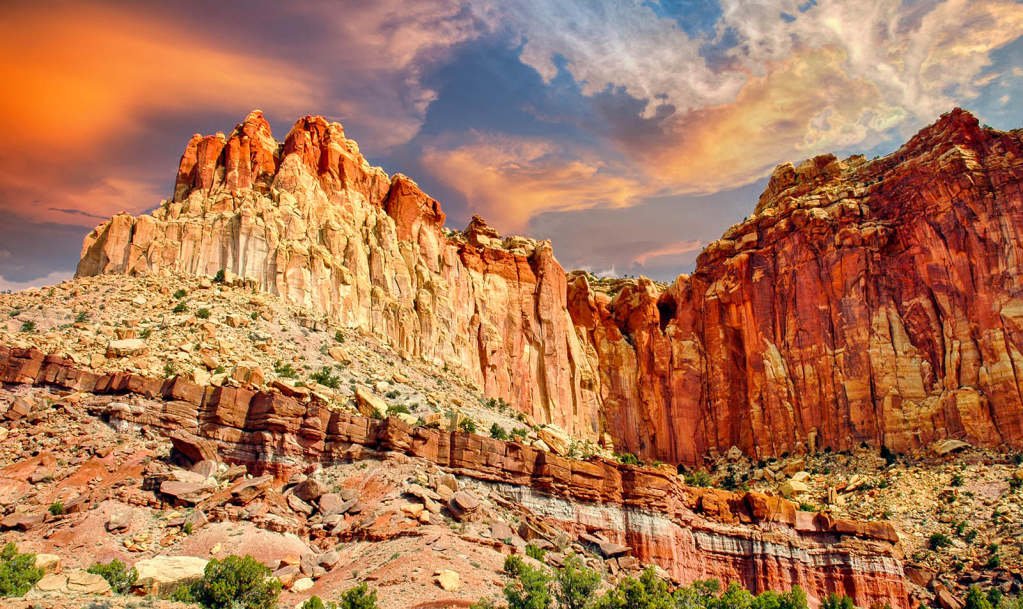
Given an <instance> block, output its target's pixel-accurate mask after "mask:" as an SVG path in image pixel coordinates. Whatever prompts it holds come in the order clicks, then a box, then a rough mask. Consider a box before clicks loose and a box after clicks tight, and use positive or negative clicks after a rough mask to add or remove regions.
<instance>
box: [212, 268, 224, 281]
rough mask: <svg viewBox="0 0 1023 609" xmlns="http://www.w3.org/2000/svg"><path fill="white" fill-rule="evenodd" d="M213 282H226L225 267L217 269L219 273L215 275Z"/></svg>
mask: <svg viewBox="0 0 1023 609" xmlns="http://www.w3.org/2000/svg"><path fill="white" fill-rule="evenodd" d="M213 283H224V269H220V270H219V271H217V274H216V275H214V276H213Z"/></svg>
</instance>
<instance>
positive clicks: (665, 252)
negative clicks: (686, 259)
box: [632, 241, 704, 266]
mask: <svg viewBox="0 0 1023 609" xmlns="http://www.w3.org/2000/svg"><path fill="white" fill-rule="evenodd" d="M703 245H704V243H703V242H702V241H675V242H673V243H665V244H664V245H660V246H658V247H657V248H655V249H652V250H650V251H648V252H643V253H642V254H640V255H639V256H636V257H635V258H633V260H632V261H633V262H635V263H636V264H638V265H640V266H646V263H647V261H649V260H650V259H651V258H658V257H660V256H679V255H681V254H686V253H689V252H694V251H696V250H698V249H700V248H701V247H703Z"/></svg>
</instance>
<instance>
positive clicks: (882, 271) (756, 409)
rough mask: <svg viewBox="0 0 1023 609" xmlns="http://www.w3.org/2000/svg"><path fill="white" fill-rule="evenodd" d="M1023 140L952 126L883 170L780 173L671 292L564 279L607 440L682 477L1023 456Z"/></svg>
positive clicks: (646, 284) (967, 123)
mask: <svg viewBox="0 0 1023 609" xmlns="http://www.w3.org/2000/svg"><path fill="white" fill-rule="evenodd" d="M1021 135H1023V132H1021V131H1020V130H1017V131H1013V132H1008V133H1003V132H1000V131H996V130H992V129H988V128H981V127H980V126H979V125H978V123H977V119H976V118H974V117H973V116H971V115H970V114H968V113H966V112H963V111H961V110H956V111H954V112H952V113H950V114H947V115H944V116H942V118H941V119H940V120H939V121H938V122H937V123H936V124H934V125H932V126H930V127H927V128H926V129H924V130H923V131H921V132H920V133H919V134H917V135H916V136H915V137H913V138H912V139H911V140H910V141H909V142H908V143H907V144H905V145H904V146H903V147H901V148H900V149H899V150H897V151H896V152H894V153H892V154H891V155H889V156H887V157H884V158H880V159H875V160H873V161H867V160H866V159H864V158H863V157H851V158H849V159H846V160H845V161H839V160H838V159H836V158H835V157H834V156H831V155H825V156H821V157H817V158H814V159H810V160H808V161H806V162H804V163H802V164H800V165H798V166H795V167H793V166H792V165H791V164H784V165H781V166H779V167H778V169H777V170H775V172H774V175H773V176H772V177H771V180H770V183H769V184H768V187H767V189H766V191H765V192H764V194H763V195H762V196H761V198H760V202H759V203H758V205H757V208H756V213H755V215H753V216H752V217H751V218H749V219H748V220H746V221H745V222H743V223H742V224H738V225H736V226H733V227H732V228H731V229H729V230H728V231H727V232H726V233H725V235H724V238H723V239H721V240H719V241H715V242H713V243H711V244H710V245H708V246H707V247H706V249H704V251H703V252H702V253H701V254H700V255H699V257H698V259H697V266H696V270H695V272H694V273H693V274H692V275H691V276H685V275H683V276H681V277H679V278H678V279H677V280H676V281H675V282H674V283H672V284H671V285H670V286H668V287H667V289H665V290H663V291H662V290H660V289H659V288H658V287H657V286H656V285H654V284H653V283H652V282H650V281H647V280H640V281H636V282H629V283H628V284H626V285H623V286H621V288H620V289H619V290H618V291H617V293H615V294H613V296H608V295H606V294H602V293H600V292H595V291H594V290H593V289H592V288H591V287H590V286H589V285H588V280H587V278H586V277H585V276H582V275H578V276H575V277H573V278H572V279H571V281H570V283H569V296H568V300H569V308H570V311H571V312H572V318H573V320H574V323H575V325H576V328H577V330H578V331H579V332H580V335H581V342H583V343H584V344H585V345H587V349H589V350H590V351H589V356H590V360H591V363H592V365H593V366H594V367H595V368H596V369H598V370H599V374H598V375H597V378H598V379H599V381H600V387H599V393H600V394H601V396H602V399H601V400H600V406H601V410H602V414H603V416H604V417H605V419H606V426H607V428H608V429H610V430H612V431H614V430H618V431H619V433H618V437H617V438H616V439H617V440H618V441H619V443H621V444H623V445H624V446H627V447H629V449H631V450H633V451H634V452H636V453H637V454H640V455H646V456H649V457H652V458H660V459H662V460H670V461H672V462H685V463H695V462H699V460H700V459H701V458H702V457H704V456H706V455H711V456H714V455H716V454H723V453H724V452H725V451H726V450H728V448H729V447H731V446H733V445H734V446H738V447H739V448H740V449H742V450H743V451H744V452H746V453H747V454H749V455H753V456H768V455H778V454H781V453H784V452H786V451H789V452H791V451H796V450H799V449H800V448H801V446H802V447H804V448H811V447H812V445H814V444H815V445H816V446H817V447H825V446H827V447H832V448H835V449H839V450H842V449H849V448H851V447H854V446H857V445H859V444H860V443H861V442H867V443H870V444H873V445H874V446H881V445H884V446H887V447H888V448H890V449H891V450H893V451H896V452H903V451H908V450H911V449H915V448H919V447H924V446H928V445H930V444H931V443H933V442H935V441H936V440H940V439H943V438H946V437H954V438H960V439H964V440H966V441H968V442H970V443H972V444H975V445H980V446H999V445H1002V444H1008V445H1010V446H1013V447H1016V448H1019V447H1021V446H1023V380H1021V379H1023V353H1021V349H1023V296H1021V288H1023V273H1021V267H1020V260H1021V257H1023V188H1021V179H1023V140H1021Z"/></svg>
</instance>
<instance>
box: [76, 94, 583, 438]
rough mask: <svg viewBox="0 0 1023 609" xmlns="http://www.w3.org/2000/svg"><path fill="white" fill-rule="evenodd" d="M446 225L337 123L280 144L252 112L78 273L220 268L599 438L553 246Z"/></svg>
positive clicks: (117, 229) (209, 142)
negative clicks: (584, 398)
mask: <svg viewBox="0 0 1023 609" xmlns="http://www.w3.org/2000/svg"><path fill="white" fill-rule="evenodd" d="M444 219H445V216H444V213H443V211H441V208H440V204H439V203H437V201H435V200H433V199H431V198H429V197H428V196H426V195H425V194H423V192H422V191H421V190H420V189H419V187H418V186H417V185H416V184H415V183H414V182H413V181H412V180H410V179H408V178H407V177H405V176H403V175H395V176H393V177H390V178H388V176H387V175H386V174H385V173H384V171H383V170H382V169H380V168H379V167H371V166H370V165H369V163H368V162H367V161H366V159H365V158H363V156H362V155H361V154H360V153H359V148H358V145H357V144H356V143H355V142H354V141H352V140H349V139H347V138H346V137H345V135H344V130H343V129H342V127H341V125H339V124H337V123H328V122H327V121H326V120H325V119H323V118H322V117H305V118H303V119H301V120H299V121H298V122H297V123H296V124H295V126H294V127H293V128H292V130H291V132H290V133H289V134H288V135H287V137H286V138H285V140H284V142H283V143H278V142H277V141H276V140H274V139H273V137H272V135H271V133H270V126H269V125H268V124H267V122H266V120H265V119H264V118H263V115H262V113H261V112H259V111H254V112H252V113H251V114H250V115H249V116H248V117H247V118H246V119H245V121H244V122H242V123H241V124H239V125H238V126H237V127H236V128H235V130H234V131H233V132H232V133H231V134H230V135H229V136H227V137H225V136H224V135H223V134H222V133H218V134H216V135H213V136H206V137H202V136H199V135H196V136H194V137H193V138H192V140H191V141H190V142H189V144H188V147H187V149H186V150H185V153H184V155H183V156H182V158H181V165H180V167H179V169H178V174H177V181H176V185H175V189H174V196H173V198H171V199H168V200H166V201H164V202H163V204H162V205H161V206H160V208H159V209H157V210H156V211H155V212H153V214H152V215H144V216H139V217H137V218H135V217H132V216H130V215H127V214H119V215H117V216H114V217H113V218H112V219H110V220H109V221H107V222H105V223H103V224H101V225H100V226H99V227H97V228H96V229H95V230H94V231H93V232H92V233H91V234H90V235H89V236H88V237H87V238H86V239H85V243H84V245H83V248H82V258H81V261H80V262H79V264H78V272H77V274H78V276H87V275H95V274H99V273H128V274H145V273H160V272H169V271H176V272H185V273H190V274H195V275H207V276H213V275H215V274H216V273H217V272H218V271H220V270H226V271H227V272H229V273H234V274H236V275H239V276H242V277H246V278H249V279H252V280H254V281H255V283H256V285H257V286H258V287H259V289H262V290H265V291H269V292H271V293H273V294H277V295H280V296H282V297H284V298H286V299H288V300H290V301H292V302H294V303H297V304H299V305H303V306H307V307H309V308H311V309H313V310H316V311H319V312H320V313H322V314H323V315H325V316H328V317H330V318H331V319H333V320H335V321H337V322H339V323H341V324H344V325H346V326H349V327H359V328H363V329H365V330H366V331H369V332H372V333H374V334H375V335H377V336H379V337H381V338H383V339H385V340H387V341H388V342H389V343H391V344H392V345H393V346H394V347H395V348H396V350H397V351H398V353H399V354H400V355H401V356H402V357H416V358H422V359H423V360H425V361H428V362H431V363H434V364H436V365H437V366H438V367H440V366H445V365H447V366H448V367H449V368H451V369H453V370H455V371H457V372H458V373H460V374H461V375H462V376H463V377H464V378H466V379H468V380H470V381H472V382H473V383H475V384H477V385H478V386H480V387H481V388H483V389H484V390H485V391H486V392H487V393H488V394H490V395H494V396H500V397H502V398H504V399H506V400H507V401H508V402H510V403H512V404H514V405H515V406H516V407H517V408H518V409H520V410H521V411H523V412H526V413H528V414H530V415H531V416H533V417H534V419H536V420H537V421H540V422H544V423H555V424H557V425H559V426H561V427H562V428H564V429H566V430H568V431H570V432H572V433H574V434H575V435H577V436H583V437H589V438H595V437H596V434H597V431H598V429H599V422H598V416H597V410H596V404H595V403H592V402H591V403H589V404H586V405H584V404H581V403H579V400H578V396H579V394H580V388H579V382H580V378H585V377H586V376H587V375H589V374H590V373H588V372H584V371H581V370H580V367H581V366H585V365H587V362H586V361H580V359H581V355H580V352H579V346H578V344H577V343H576V340H575V334H574V333H573V332H572V331H571V321H570V319H569V316H568V313H567V310H566V308H565V294H566V288H565V273H564V270H563V269H562V268H561V266H560V265H559V264H558V262H557V260H555V259H554V254H553V252H552V250H551V246H550V243H548V242H538V241H536V240H532V239H526V238H523V237H510V238H507V239H501V238H500V236H499V235H498V234H497V232H496V231H494V230H493V229H490V228H489V227H487V226H486V224H485V223H484V222H483V221H482V220H481V219H479V218H474V219H473V222H472V224H471V225H470V226H469V228H468V229H467V230H466V231H465V232H464V233H449V234H448V235H445V231H444V230H443V226H444ZM577 358H579V359H577Z"/></svg>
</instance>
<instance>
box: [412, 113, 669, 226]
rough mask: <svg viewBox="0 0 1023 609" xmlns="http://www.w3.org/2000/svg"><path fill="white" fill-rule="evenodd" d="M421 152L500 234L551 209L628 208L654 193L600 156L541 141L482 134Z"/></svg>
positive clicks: (426, 163) (429, 166)
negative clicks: (639, 199)
mask: <svg viewBox="0 0 1023 609" xmlns="http://www.w3.org/2000/svg"><path fill="white" fill-rule="evenodd" d="M440 144H446V145H447V147H444V146H443V145H435V146H429V147H426V148H425V149H424V151H423V156H422V164H423V167H424V168H425V169H426V170H427V171H430V172H432V174H433V175H434V176H435V177H436V178H438V179H440V180H441V181H443V182H445V183H446V184H447V185H448V186H450V187H451V188H452V189H454V190H456V191H458V192H459V193H461V194H462V195H463V196H464V197H465V198H466V200H467V202H468V206H469V208H470V209H471V210H472V211H474V212H479V213H481V214H483V215H484V216H485V217H486V218H487V220H488V221H490V222H491V223H493V224H494V226H495V227H497V228H498V230H500V231H505V232H507V231H520V230H522V229H523V228H524V227H525V226H526V224H527V222H528V221H529V219H530V218H531V217H533V216H535V215H537V214H540V213H543V212H548V211H568V210H582V209H589V208H593V207H627V206H629V205H632V204H634V203H635V202H636V201H637V200H638V198H639V197H642V196H646V195H649V194H651V191H650V189H649V188H648V187H647V185H645V184H644V183H643V182H642V180H640V179H637V178H634V177H630V176H627V175H623V174H621V173H620V168H617V167H615V166H612V165H610V164H608V163H607V162H605V161H604V160H602V159H601V158H599V157H598V156H597V155H595V154H592V153H590V152H587V151H586V150H583V149H579V148H576V147H572V146H567V145H559V144H556V143H554V142H551V141H549V140H547V139H545V138H541V137H520V136H510V135H502V134H493V133H483V132H479V131H473V132H471V133H470V134H469V135H468V137H467V138H465V140H464V141H463V140H459V141H447V142H445V141H441V142H440Z"/></svg>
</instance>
